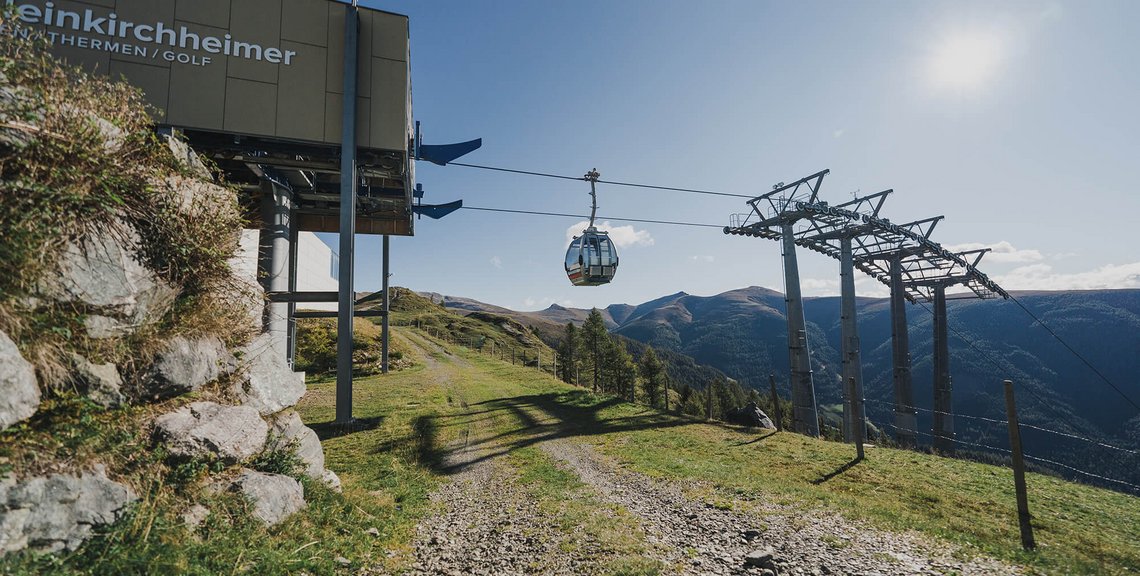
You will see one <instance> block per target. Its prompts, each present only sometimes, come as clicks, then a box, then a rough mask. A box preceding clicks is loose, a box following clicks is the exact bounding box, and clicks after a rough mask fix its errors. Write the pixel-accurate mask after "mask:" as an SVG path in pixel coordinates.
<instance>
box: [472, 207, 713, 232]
mask: <svg viewBox="0 0 1140 576" xmlns="http://www.w3.org/2000/svg"><path fill="white" fill-rule="evenodd" d="M460 209H461V210H479V211H482V212H506V213H508V214H529V215H534V216H558V217H562V218H586V219H588V218H589V217H588V216H585V215H582V214H564V213H559V212H540V211H536V210H508V209H506V208H485V207H482V206H462V207H460ZM598 218H599V219H601V220H616V221H618V222H639V223H643V224H669V225H671V226H697V227H702V228H724V226H721V225H720V224H702V223H699V222H678V221H672V220H647V219H643V218H617V217H614V216H598Z"/></svg>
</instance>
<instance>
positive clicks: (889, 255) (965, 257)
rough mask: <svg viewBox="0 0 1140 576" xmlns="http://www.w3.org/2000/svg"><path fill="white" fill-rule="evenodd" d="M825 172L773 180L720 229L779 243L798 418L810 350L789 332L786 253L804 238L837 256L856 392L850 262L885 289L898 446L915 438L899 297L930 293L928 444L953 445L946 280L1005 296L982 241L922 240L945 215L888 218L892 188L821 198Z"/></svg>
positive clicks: (795, 291)
mask: <svg viewBox="0 0 1140 576" xmlns="http://www.w3.org/2000/svg"><path fill="white" fill-rule="evenodd" d="M827 174H828V171H827V170H824V171H822V172H817V173H815V174H812V175H811V176H808V177H806V178H801V179H800V180H797V181H795V182H792V183H791V184H784V183H782V182H781V183H780V184H777V185H776V186H774V187H773V190H772V191H771V192H768V193H767V194H763V195H761V196H757V197H755V198H753V199H751V200H749V201H748V205H749V206H750V207H751V208H752V212H750V213H748V214H734V215H732V217H731V219H730V225H729V226H726V227H725V228H724V233H725V234H734V235H738V236H752V237H756V238H767V239H769V240H780V241H782V242H783V247H784V248H783V251H784V259H785V260H784V262H785V279H784V282H785V294H786V299H787V302H788V334H789V336H788V347H789V353H790V358H791V361H792V365H791V382H792V402H793V405H796V406H797V407H798V408H799V411H800V412H802V413H803V414H804V415H805V417H813V416H814V414H815V407H814V400H815V392H814V384H813V382H812V379H811V370H810V364H809V363H808V360H807V357H806V356H807V355H808V354H810V352H809V348H808V344H807V342H806V341H805V340H804V339H803V338H802V337H799V338H797V337H796V336H797V335H799V334H804V333H805V327H804V325H803V324H804V322H803V319H802V309H803V307H802V297H801V295H800V293H799V278H798V269H797V268H796V265H795V254H794V252H795V247H796V246H802V247H804V248H807V249H809V250H813V251H815V252H819V253H821V254H825V255H827V256H830V257H832V258H835V259H836V260H839V261H840V270H841V272H840V276H841V280H842V282H841V315H840V316H841V324H842V336H841V340H842V357H843V380H844V384H845V386H844V390H848V389H850V390H852V391H853V393H854V394H855V395H856V396H858V397H862V373H861V370H860V369H859V366H858V363H859V337H858V331H857V328H856V319H855V313H854V310H855V286H854V282H853V279H852V278H851V274H852V272H853V270H854V269H858V270H861V271H862V272H863V273H865V274H867V275H868V276H871V277H872V278H875V279H876V280H878V281H879V282H882V283H883V284H885V285H887V286H889V287H890V288H891V332H892V335H891V340H892V348H893V360H892V361H893V364H894V371H893V380H894V392H895V410H894V412H895V423H894V427H895V429H896V435H897V437H898V439H899V441H900V443H902V444H903V445H913V444H914V440H915V434H916V431H915V427H916V422H917V420H916V418H915V407H914V396H913V393H912V390H911V377H910V350H909V344H908V342H909V338H908V335H907V324H906V308H905V306H904V299H905V300H909V301H910V302H913V303H917V302H924V301H933V302H934V328H935V335H934V366H935V375H934V411H935V413H936V414H938V415H939V417H937V418H935V422H934V427H935V429H934V437H935V448H936V449H937V450H939V451H943V452H950V451H952V450H953V449H954V422H953V403H952V401H951V392H952V386H951V380H950V359H949V350H948V347H947V343H946V323H947V317H946V288H948V287H950V286H955V285H959V284H961V285H963V286H965V287H966V288H968V289H969V290H970V291H971V292H972V293H973V295H974V296H976V297H978V298H994V297H997V296H1001V297H1002V298H1009V294H1007V293H1006V292H1005V290H1002V288H1001V287H1000V286H998V285H997V284H996V283H994V282H993V281H992V280H990V279H989V277H987V276H986V275H985V274H983V273H982V272H980V271H978V262H980V261H981V259H982V256H984V255H985V253H986V252H988V251H989V249H988V248H987V249H982V250H971V251H967V252H959V253H955V252H951V251H949V250H946V249H945V248H943V247H942V245H941V244H939V243H937V242H934V241H933V240H931V239H930V236H931V235H932V234H933V233H934V229H935V227H936V226H938V223H939V222H941V221H942V219H943V216H934V217H931V218H924V219H921V220H915V221H913V222H907V223H905V224H895V223H893V222H891V221H890V220H888V219H886V218H884V217H882V216H880V212H881V211H882V209H883V204H884V203H885V202H886V200H887V197H888V196H889V195H890V194H891V193H892V192H893V191H892V190H884V191H882V192H878V193H875V194H870V195H868V196H863V197H861V198H855V199H853V200H850V201H847V202H844V203H842V204H837V205H835V206H832V205H830V204H828V202H826V201H824V200H821V199H820V197H819V191H820V187H821V186H822V184H823V178H824V177H825V176H827ZM808 402H810V403H811V405H808V404H807V403H808ZM852 402H853V399H852V398H845V400H844V411H843V415H844V436H845V437H847V438H851V437H855V436H858V435H859V434H856V428H855V426H857V425H859V426H862V425H864V424H863V418H862V414H861V413H860V414H856V413H855V412H856V410H857V409H856V408H855V407H856V406H857V405H858V404H857V403H852ZM801 404H802V406H801ZM794 423H796V424H797V431H800V432H807V433H811V431H810V430H807V429H806V426H799V425H798V424H799V422H794ZM801 428H803V429H801ZM813 435H814V434H813Z"/></svg>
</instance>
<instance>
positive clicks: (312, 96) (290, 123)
mask: <svg viewBox="0 0 1140 576" xmlns="http://www.w3.org/2000/svg"><path fill="white" fill-rule="evenodd" d="M303 46H306V45H305V44H303V43H300V42H293V41H288V40H283V41H282V42H281V47H282V49H286V50H300V49H301V48H302V47H303ZM308 48H309V50H310V51H312V52H313V53H318V52H324V51H325V50H326V48H324V47H317V46H311V45H308ZM324 74H325V66H324V59H323V57H322V58H321V59H319V60H318V59H316V58H307V59H304V60H298V61H297V62H294V63H293V65H292V66H287V67H282V68H281V75H280V77H279V80H278V85H277V86H278V92H277V128H276V129H277V135H278V136H282V137H285V138H291V139H295V140H310V141H322V140H329V139H330V138H328V135H327V134H326V132H325V125H326V122H327V116H326V115H325V113H324V111H325V109H326V104H328V105H331V104H332V102H333V101H335V102H336V103H337V104H338V106H336V112H337V114H339V113H340V106H339V103H340V101H339V100H335V99H334V100H330V101H328V102H326V99H325V97H326V92H325V87H324V82H323V81H322V82H319V83H318V82H313V79H314V78H323V77H324ZM315 111H320V113H316V112H315ZM338 124H339V122H338Z"/></svg>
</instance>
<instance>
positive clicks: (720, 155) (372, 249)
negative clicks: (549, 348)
mask: <svg viewBox="0 0 1140 576" xmlns="http://www.w3.org/2000/svg"><path fill="white" fill-rule="evenodd" d="M363 4H364V5H366V6H370V7H375V8H380V9H384V10H389V11H392V12H398V13H403V14H407V15H409V17H410V22H411V54H412V82H413V111H414V114H415V117H416V119H418V120H420V121H421V122H422V123H423V128H424V133H425V141H426V142H428V143H446V142H454V141H462V140H468V139H471V138H478V137H481V138H483V148H482V149H480V150H478V151H476V152H474V153H472V154H470V155H468V156H467V157H465V158H464V159H463V161H465V162H470V163H476V164H486V165H492V166H503V167H510V168H518V169H524V170H536V171H542V172H553V173H558V174H567V175H572V176H578V175H581V174H584V173H585V172H586V171H587V170H589V169H591V168H594V167H596V168H597V169H598V171H599V172H601V174H602V178H603V179H609V180H617V181H632V182H644V183H650V184H660V185H667V186H678V187H692V188H703V189H711V190H719V191H725V192H731V193H739V194H761V193H763V192H765V191H767V190H769V189H770V188H771V186H772V184H774V183H776V182H780V181H792V180H795V179H797V178H799V177H802V176H806V175H808V174H811V173H813V172H816V171H818V170H821V169H825V168H827V169H830V170H831V174H830V175H829V176H828V177H827V178H826V180H825V181H824V187H823V192H822V194H821V197H822V198H824V199H827V200H830V201H831V202H832V203H838V202H840V201H843V200H846V199H850V198H851V197H852V194H853V193H856V192H859V193H862V194H868V193H871V192H877V191H879V190H883V189H887V188H893V189H894V190H895V192H894V194H892V195H891V197H890V198H889V199H888V200H887V203H886V205H885V206H884V209H883V210H884V211H883V215H884V216H887V217H889V218H890V219H891V220H893V221H895V222H907V221H911V220H917V219H920V218H924V217H928V216H935V215H945V216H946V220H945V221H943V222H942V223H940V224H939V225H938V228H937V231H936V232H935V234H934V236H933V239H934V240H936V241H939V242H941V243H942V244H943V245H945V246H961V247H963V248H967V247H970V246H968V245H969V244H973V243H977V244H984V245H988V246H994V247H995V248H996V250H995V252H994V253H991V254H990V255H988V256H987V257H986V258H985V259H984V260H983V261H982V265H981V269H982V270H983V271H985V272H986V273H988V274H989V275H990V276H991V277H992V278H995V279H996V280H998V282H1000V283H1001V284H1002V285H1003V286H1004V287H1006V288H1009V289H1074V288H1103V287H1111V288H1126V287H1131V288H1138V287H1140V250H1137V248H1136V239H1137V230H1138V229H1140V226H1138V225H1140V221H1138V216H1137V212H1138V211H1140V199H1137V195H1136V189H1137V186H1138V185H1137V183H1138V182H1140V112H1138V111H1137V103H1138V102H1140V65H1138V57H1140V36H1138V35H1137V34H1136V31H1137V25H1136V23H1137V22H1140V2H1132V1H1121V2H1108V1H1095V2H1094V1H1079V2H1078V1H1073V2H1058V1H1052V0H1046V1H1033V2H1004V3H995V2H962V1H953V2H934V1H923V2H886V1H883V2H839V1H834V2H762V1H714V2H702V3H693V2H671V1H660V0H655V1H608V2H593V1H574V2H529V1H528V2H514V1H502V0H497V1H494V2H465V1H432V2H423V1H410V0H409V1H391V2H375V1H365V2H363ZM417 181H418V182H420V183H422V184H423V186H424V188H425V189H426V190H427V197H426V198H425V201H426V202H428V203H441V202H447V201H450V200H454V199H457V198H462V199H463V200H464V202H465V203H466V204H467V205H469V206H484V207H496V208H508V209H518V210H538V211H550V212H567V213H576V214H587V213H588V212H589V196H588V191H589V188H588V185H587V184H586V183H584V182H572V181H564V180H553V179H545V178H536V177H529V176H516V175H510V174H502V173H494V172H485V171H480V170H474V169H470V168H462V167H437V166H434V165H430V164H427V163H419V164H418V165H417ZM598 195H599V214H600V215H602V216H616V217H631V218H645V219H661V220H683V221H689V222H700V223H709V224H716V225H721V226H723V225H725V224H727V223H728V217H729V215H730V214H732V213H736V212H745V211H746V209H747V206H746V205H745V204H744V201H743V200H742V199H739V198H720V197H708V196H697V195H691V194H682V193H673V192H663V191H652V190H639V189H632V188H616V187H612V186H605V185H599V189H598ZM575 223H576V221H575V220H573V219H566V218H553V217H538V216H521V215H509V214H498V213H487V212H476V211H469V210H463V211H459V212H456V213H454V214H452V215H450V216H448V217H446V218H445V219H443V220H439V221H433V220H428V219H423V220H420V221H419V222H417V227H416V235H415V237H411V238H406V237H394V238H393V239H392V273H393V277H392V282H393V284H394V285H400V286H407V287H410V288H413V289H416V290H427V291H436V292H442V293H445V294H451V295H458V296H466V297H471V298H476V299H478V300H482V301H485V302H490V303H494V304H498V305H502V306H507V307H510V308H515V309H524V310H525V309H539V308H545V307H546V306H548V305H549V304H550V303H552V302H557V303H559V304H563V305H571V306H577V307H590V306H605V305H608V304H612V303H619V302H626V303H640V302H643V301H646V300H649V299H652V298H656V297H658V296H662V295H665V294H670V293H673V292H677V291H682V290H683V291H685V292H688V293H691V294H700V295H711V294H716V293H719V292H722V291H725V290H731V289H734V288H739V287H743V286H749V285H759V286H765V287H770V288H774V289H777V290H782V289H783V280H782V272H781V267H780V251H779V245H778V244H777V243H776V242H772V241H767V240H762V239H751V238H741V237H736V236H725V235H724V234H722V233H721V232H720V230H718V229H713V228H690V227H679V226H667V225H654V224H635V225H633V226H634V228H633V229H625V230H615V231H614V232H613V234H614V235H615V236H618V237H622V238H623V239H625V241H626V242H627V245H624V246H622V247H621V249H620V251H621V257H622V261H621V267H620V270H619V272H618V276H617V278H616V279H615V280H614V282H613V283H612V284H610V285H608V286H602V287H573V286H571V285H570V283H569V281H568V280H567V279H566V276H565V274H564V272H563V270H562V260H563V255H564V253H565V250H566V245H567V229H568V228H569V227H571V226H572V225H574V224H575ZM614 224H617V225H626V224H624V223H614ZM333 243H334V244H335V242H333ZM357 246H358V256H357V267H356V269H357V283H356V286H357V289H358V290H375V289H377V288H378V287H379V285H380V256H379V254H380V251H379V246H380V239H379V237H371V236H359V237H358V239H357ZM799 261H800V268H801V276H802V282H803V287H804V291H805V293H806V294H809V295H824V294H836V293H838V286H839V283H838V281H839V274H838V263H837V262H835V261H833V260H830V259H828V258H826V257H823V256H821V255H818V254H814V253H807V252H804V251H801V252H800V254H799ZM857 291H858V292H859V293H860V294H861V295H867V296H880V295H884V294H885V293H886V291H885V288H884V287H883V286H881V285H879V284H877V283H875V282H874V281H870V280H869V279H864V280H863V281H860V282H859V283H858V285H857Z"/></svg>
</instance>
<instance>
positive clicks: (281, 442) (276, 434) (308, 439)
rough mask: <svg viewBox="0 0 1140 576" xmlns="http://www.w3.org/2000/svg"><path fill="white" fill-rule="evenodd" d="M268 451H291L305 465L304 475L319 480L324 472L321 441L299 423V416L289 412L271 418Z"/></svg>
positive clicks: (310, 429)
mask: <svg viewBox="0 0 1140 576" xmlns="http://www.w3.org/2000/svg"><path fill="white" fill-rule="evenodd" d="M265 449H266V450H268V451H281V450H290V449H291V450H293V451H295V452H296V454H297V457H298V458H300V459H301V461H302V462H304V463H305V475H306V476H308V477H309V478H312V479H314V480H320V479H321V476H322V475H323V474H324V472H325V453H324V450H322V449H321V439H320V438H318V437H317V433H316V432H313V429H312V428H309V427H308V426H305V424H304V423H303V422H301V416H299V415H298V414H297V413H296V412H294V411H292V410H289V411H287V412H283V413H281V414H278V415H277V416H276V417H274V418H273V421H272V423H271V425H270V427H269V441H268V442H266V444H265Z"/></svg>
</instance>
